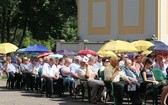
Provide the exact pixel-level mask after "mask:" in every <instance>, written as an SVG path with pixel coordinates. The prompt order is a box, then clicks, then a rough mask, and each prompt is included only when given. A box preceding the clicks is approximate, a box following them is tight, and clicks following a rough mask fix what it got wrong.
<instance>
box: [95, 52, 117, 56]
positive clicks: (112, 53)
mask: <svg viewBox="0 0 168 105" xmlns="http://www.w3.org/2000/svg"><path fill="white" fill-rule="evenodd" d="M97 54H98V55H101V56H103V57H114V56H117V55H116V54H115V53H114V52H112V51H102V50H101V51H98V52H97Z"/></svg>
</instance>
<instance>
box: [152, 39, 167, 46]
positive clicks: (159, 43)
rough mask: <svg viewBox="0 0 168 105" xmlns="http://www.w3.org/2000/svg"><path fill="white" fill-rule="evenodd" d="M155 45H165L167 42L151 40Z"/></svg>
mask: <svg viewBox="0 0 168 105" xmlns="http://www.w3.org/2000/svg"><path fill="white" fill-rule="evenodd" d="M151 42H152V43H153V44H154V45H155V46H157V45H165V43H164V42H162V41H157V40H153V41H151Z"/></svg>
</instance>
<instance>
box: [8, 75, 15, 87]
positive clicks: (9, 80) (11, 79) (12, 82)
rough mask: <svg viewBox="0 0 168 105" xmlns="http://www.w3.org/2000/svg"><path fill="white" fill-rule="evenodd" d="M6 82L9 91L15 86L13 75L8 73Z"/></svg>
mask: <svg viewBox="0 0 168 105" xmlns="http://www.w3.org/2000/svg"><path fill="white" fill-rule="evenodd" d="M8 82H9V86H10V88H11V89H14V84H15V73H13V72H9V73H8Z"/></svg>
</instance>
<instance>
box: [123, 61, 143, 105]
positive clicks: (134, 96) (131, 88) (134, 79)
mask: <svg viewBox="0 0 168 105" xmlns="http://www.w3.org/2000/svg"><path fill="white" fill-rule="evenodd" d="M131 66H132V61H131V60H130V59H126V60H125V67H124V68H123V72H124V73H125V75H126V76H127V77H128V79H129V80H130V81H131V83H132V84H131V85H130V84H129V85H126V89H127V91H128V94H129V97H130V99H131V101H132V104H133V105H141V104H142V102H141V101H140V98H139V94H140V92H139V88H140V83H139V82H138V80H139V76H138V75H137V73H136V72H135V71H134V70H133V68H132V67H131Z"/></svg>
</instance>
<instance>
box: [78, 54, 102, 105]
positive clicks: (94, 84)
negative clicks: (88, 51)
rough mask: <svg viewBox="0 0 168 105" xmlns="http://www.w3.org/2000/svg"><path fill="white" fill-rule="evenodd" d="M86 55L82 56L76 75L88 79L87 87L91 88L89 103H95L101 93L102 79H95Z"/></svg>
mask: <svg viewBox="0 0 168 105" xmlns="http://www.w3.org/2000/svg"><path fill="white" fill-rule="evenodd" d="M88 61H89V59H88V57H86V56H84V57H83V58H82V60H81V62H80V68H79V70H78V72H77V74H78V77H79V78H80V79H85V80H88V81H87V82H88V85H89V87H91V88H92V92H91V100H90V101H91V103H94V104H95V103H97V101H98V100H99V98H100V97H101V93H102V91H103V89H104V83H103V81H99V80H95V79H94V77H95V74H94V72H93V71H92V70H91V69H90V68H89V65H88Z"/></svg>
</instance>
